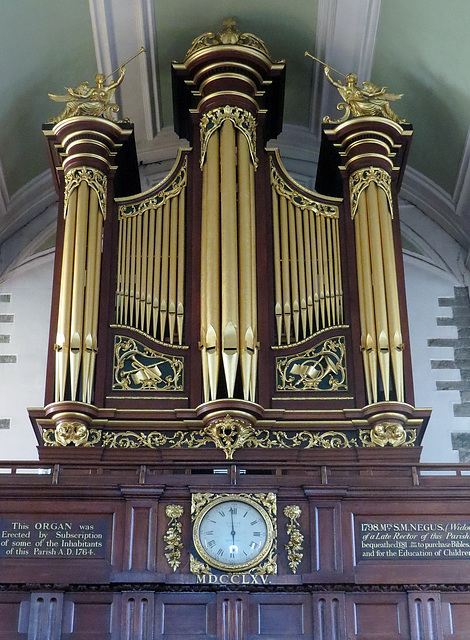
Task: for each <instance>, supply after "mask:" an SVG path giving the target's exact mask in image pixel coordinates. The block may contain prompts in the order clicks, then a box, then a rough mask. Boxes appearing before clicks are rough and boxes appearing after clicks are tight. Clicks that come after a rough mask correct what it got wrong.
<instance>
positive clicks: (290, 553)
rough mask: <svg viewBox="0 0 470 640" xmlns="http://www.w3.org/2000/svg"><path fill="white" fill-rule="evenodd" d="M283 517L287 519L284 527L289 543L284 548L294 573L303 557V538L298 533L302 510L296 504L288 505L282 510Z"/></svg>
mask: <svg viewBox="0 0 470 640" xmlns="http://www.w3.org/2000/svg"><path fill="white" fill-rule="evenodd" d="M284 515H285V516H286V518H288V519H289V522H288V523H287V527H286V530H287V535H288V536H289V542H288V543H287V544H286V546H285V548H286V550H287V560H288V562H289V567H290V568H291V570H292V573H296V572H297V567H298V566H299V564H300V562H301V561H302V558H303V557H304V554H303V547H302V543H303V541H304V536H303V535H302V533H301V532H300V525H299V522H298V520H299V518H300V516H301V515H302V509H301V508H300V507H299V506H298V505H297V504H290V505H288V506H287V507H285V508H284Z"/></svg>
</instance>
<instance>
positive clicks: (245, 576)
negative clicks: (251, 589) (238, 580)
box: [242, 573, 250, 584]
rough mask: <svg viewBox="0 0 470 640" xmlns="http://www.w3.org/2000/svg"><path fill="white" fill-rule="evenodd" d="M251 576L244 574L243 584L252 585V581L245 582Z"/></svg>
mask: <svg viewBox="0 0 470 640" xmlns="http://www.w3.org/2000/svg"><path fill="white" fill-rule="evenodd" d="M249 577H250V576H247V575H246V573H244V574H243V575H242V584H250V581H249V580H248V581H247V580H245V578H249Z"/></svg>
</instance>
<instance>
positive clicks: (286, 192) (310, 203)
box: [270, 158, 339, 218]
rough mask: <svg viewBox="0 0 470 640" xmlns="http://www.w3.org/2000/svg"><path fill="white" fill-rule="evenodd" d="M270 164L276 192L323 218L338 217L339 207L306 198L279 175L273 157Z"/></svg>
mask: <svg viewBox="0 0 470 640" xmlns="http://www.w3.org/2000/svg"><path fill="white" fill-rule="evenodd" d="M270 165H271V184H272V185H273V186H274V188H275V189H276V192H277V193H278V194H279V195H281V196H284V197H285V198H287V200H290V201H291V202H292V203H293V204H294V205H295V206H296V207H298V208H299V209H308V210H309V211H312V212H313V213H315V214H317V215H319V216H324V217H325V218H338V217H339V208H338V207H336V206H334V205H330V204H323V203H322V202H317V201H316V200H312V199H311V198H307V197H306V196H304V195H302V194H301V193H299V192H298V191H296V190H295V189H293V188H292V187H291V186H289V185H288V184H287V183H286V182H285V180H283V178H282V177H281V175H280V173H279V172H278V171H277V169H276V167H275V166H274V162H273V159H272V158H270Z"/></svg>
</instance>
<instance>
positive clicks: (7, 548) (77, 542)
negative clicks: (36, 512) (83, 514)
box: [0, 517, 108, 558]
mask: <svg viewBox="0 0 470 640" xmlns="http://www.w3.org/2000/svg"><path fill="white" fill-rule="evenodd" d="M107 535H108V523H107V521H106V520H103V519H101V520H96V519H93V520H91V519H88V520H78V521H77V520H68V519H67V518H66V517H64V518H60V519H59V518H58V519H56V520H51V519H49V518H48V519H34V520H33V519H31V518H0V558H18V557H23V558H28V557H29V558H104V557H105V554H106V540H107Z"/></svg>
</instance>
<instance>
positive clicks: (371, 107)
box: [323, 65, 406, 124]
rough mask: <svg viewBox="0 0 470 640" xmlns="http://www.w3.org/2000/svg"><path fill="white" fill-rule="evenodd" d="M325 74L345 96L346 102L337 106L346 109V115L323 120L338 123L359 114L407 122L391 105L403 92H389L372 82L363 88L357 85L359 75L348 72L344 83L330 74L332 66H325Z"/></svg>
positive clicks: (342, 95) (363, 85) (365, 84)
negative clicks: (336, 118) (337, 118)
mask: <svg viewBox="0 0 470 640" xmlns="http://www.w3.org/2000/svg"><path fill="white" fill-rule="evenodd" d="M324 71H325V76H326V77H327V78H328V81H329V82H331V84H332V85H333V86H334V87H336V88H337V89H338V91H339V93H340V95H341V97H342V98H343V100H344V102H340V103H339V104H338V106H337V107H336V108H337V109H339V110H342V109H344V115H343V117H342V118H340V119H339V120H331V118H330V117H329V116H325V117H324V118H323V122H329V123H333V124H338V123H340V122H344V121H345V120H347V119H348V118H349V117H350V116H351V117H353V118H357V117H359V116H381V117H382V118H389V119H390V120H393V121H394V122H398V123H400V124H402V123H404V122H406V120H403V119H402V118H399V117H398V116H397V114H396V113H395V111H394V110H393V109H392V107H391V106H390V102H391V101H392V100H399V99H400V98H401V97H402V96H403V94H402V93H398V94H397V93H387V87H378V86H377V85H375V84H373V83H372V82H363V83H362V88H360V87H358V86H357V75H356V74H355V73H348V75H347V76H346V82H345V84H343V83H342V82H341V81H340V80H334V79H333V78H332V77H331V74H330V67H328V66H326V65H325V67H324Z"/></svg>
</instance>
